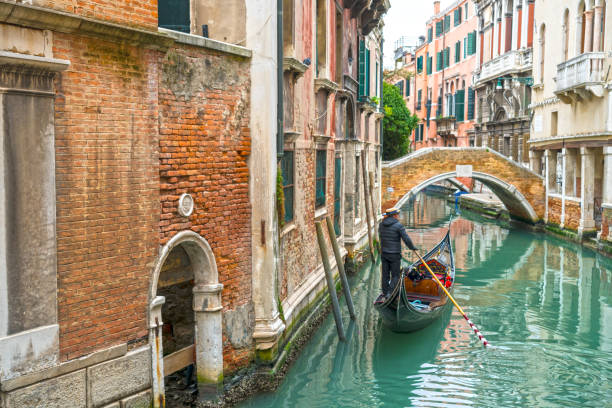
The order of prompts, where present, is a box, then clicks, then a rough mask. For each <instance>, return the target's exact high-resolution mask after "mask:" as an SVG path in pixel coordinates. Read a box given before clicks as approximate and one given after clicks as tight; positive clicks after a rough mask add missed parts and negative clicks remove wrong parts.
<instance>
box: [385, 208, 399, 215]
mask: <svg viewBox="0 0 612 408" xmlns="http://www.w3.org/2000/svg"><path fill="white" fill-rule="evenodd" d="M399 212H400V210H399V208H396V207H391V208H387V211H385V214H384V215H385V216H389V215H395V214H399Z"/></svg>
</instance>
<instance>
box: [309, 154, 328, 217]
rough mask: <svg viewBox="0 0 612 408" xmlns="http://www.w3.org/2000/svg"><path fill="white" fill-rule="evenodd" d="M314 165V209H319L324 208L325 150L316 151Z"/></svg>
mask: <svg viewBox="0 0 612 408" xmlns="http://www.w3.org/2000/svg"><path fill="white" fill-rule="evenodd" d="M316 165H317V168H316V184H315V189H316V192H315V208H319V207H323V206H325V184H326V180H325V178H326V173H327V150H317V157H316ZM311 177H312V176H311Z"/></svg>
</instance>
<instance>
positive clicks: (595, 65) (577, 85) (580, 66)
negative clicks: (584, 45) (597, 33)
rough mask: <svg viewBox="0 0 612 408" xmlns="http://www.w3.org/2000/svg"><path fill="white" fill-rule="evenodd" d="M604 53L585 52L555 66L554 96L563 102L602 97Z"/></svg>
mask: <svg viewBox="0 0 612 408" xmlns="http://www.w3.org/2000/svg"><path fill="white" fill-rule="evenodd" d="M605 58H606V53H605V52H587V53H584V54H580V55H578V56H577V57H575V58H572V59H570V60H567V61H565V62H562V63H561V64H559V65H557V78H556V80H557V89H556V91H555V94H556V95H557V96H558V97H559V99H561V100H562V101H563V102H566V103H570V102H571V101H572V100H574V99H585V98H589V97H590V96H591V94H593V95H596V96H599V97H601V96H603V75H604V72H603V65H604V59H605Z"/></svg>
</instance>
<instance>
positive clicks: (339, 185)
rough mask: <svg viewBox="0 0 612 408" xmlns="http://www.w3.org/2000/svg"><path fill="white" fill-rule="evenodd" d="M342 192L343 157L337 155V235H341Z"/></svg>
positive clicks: (335, 187) (335, 174)
mask: <svg viewBox="0 0 612 408" xmlns="http://www.w3.org/2000/svg"><path fill="white" fill-rule="evenodd" d="M341 194H342V159H341V158H340V157H336V160H335V163H334V231H335V232H336V235H340V233H341V232H342V228H341V226H340V214H341V212H342V208H341V205H340V204H341V200H340V199H341V196H340V195H341Z"/></svg>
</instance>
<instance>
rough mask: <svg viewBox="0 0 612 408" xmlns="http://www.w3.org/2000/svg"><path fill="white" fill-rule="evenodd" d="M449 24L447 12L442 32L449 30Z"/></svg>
mask: <svg viewBox="0 0 612 408" xmlns="http://www.w3.org/2000/svg"><path fill="white" fill-rule="evenodd" d="M450 26H451V23H450V14H449V15H446V16H444V32H445V33H448V32H449V31H450Z"/></svg>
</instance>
